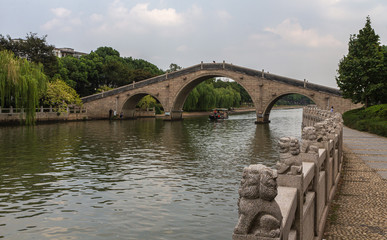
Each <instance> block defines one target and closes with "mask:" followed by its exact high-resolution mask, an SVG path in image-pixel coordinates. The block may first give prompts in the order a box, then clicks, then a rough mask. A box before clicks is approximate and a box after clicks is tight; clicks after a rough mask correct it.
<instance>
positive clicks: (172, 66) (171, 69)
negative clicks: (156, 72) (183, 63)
mask: <svg viewBox="0 0 387 240" xmlns="http://www.w3.org/2000/svg"><path fill="white" fill-rule="evenodd" d="M181 68H182V67H180V66H179V65H177V64H176V63H171V64H170V65H169V69H168V70H167V72H176V71H178V70H180V69H181Z"/></svg>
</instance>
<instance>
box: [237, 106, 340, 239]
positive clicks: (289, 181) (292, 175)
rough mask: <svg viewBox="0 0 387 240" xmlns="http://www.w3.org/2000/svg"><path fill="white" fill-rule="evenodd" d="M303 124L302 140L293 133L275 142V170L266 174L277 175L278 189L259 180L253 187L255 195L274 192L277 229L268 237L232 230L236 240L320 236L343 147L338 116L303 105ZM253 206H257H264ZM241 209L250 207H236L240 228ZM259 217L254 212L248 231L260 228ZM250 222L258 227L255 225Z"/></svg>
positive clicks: (335, 183) (337, 177)
mask: <svg viewBox="0 0 387 240" xmlns="http://www.w3.org/2000/svg"><path fill="white" fill-rule="evenodd" d="M303 126H304V128H303V130H302V140H301V142H300V143H299V142H298V140H297V139H295V138H292V137H284V138H281V139H280V140H279V146H280V156H279V161H278V163H277V169H278V170H271V171H273V173H271V175H270V176H276V177H275V178H274V180H275V186H278V188H277V187H276V190H275V191H274V190H272V189H265V188H262V187H261V185H259V184H261V182H259V181H258V185H257V186H256V187H257V188H258V189H260V192H259V195H265V193H264V191H265V190H266V191H269V193H272V192H273V191H274V192H277V193H278V194H276V197H275V198H273V199H271V200H270V199H269V200H270V201H273V202H276V204H278V206H279V208H280V210H281V214H282V223H281V227H280V233H279V234H277V235H276V236H274V235H273V236H271V238H270V236H268V235H264V236H262V235H260V234H257V233H259V231H258V232H257V231H249V230H246V231H245V232H244V233H243V234H242V235H243V236H241V234H240V233H238V231H236V230H234V234H233V239H234V240H237V239H299V240H304V239H305V240H311V239H322V236H323V233H324V227H325V222H326V219H327V216H328V208H329V205H330V204H331V201H332V200H333V196H334V194H335V191H336V188H337V184H338V179H339V177H340V171H341V163H342V146H343V144H342V139H343V137H342V134H343V124H342V118H341V114H339V113H333V112H330V111H324V110H320V109H317V108H315V107H307V108H304V114H303ZM252 166H254V165H252ZM250 167H251V166H250ZM261 168H264V166H262V167H261ZM266 171H268V170H266ZM243 179H245V180H242V183H245V182H246V179H249V176H247V175H246V174H245V173H244V175H243ZM242 185H243V184H241V186H242ZM253 185H254V184H253ZM273 186H274V185H273ZM241 198H242V196H241V195H240V199H241ZM240 201H241V200H239V204H238V205H240ZM265 204H268V203H265ZM254 208H255V209H261V208H262V206H254ZM245 212H249V211H247V210H246V209H243V211H242V210H241V209H240V207H239V217H240V218H239V222H238V225H237V226H238V228H241V226H240V225H241V221H240V219H241V215H243V213H245ZM260 216H261V215H259V214H258V217H257V218H255V219H254V220H253V221H252V223H250V227H249V228H246V229H259V228H260V227H262V225H260ZM264 220H265V219H264ZM254 223H255V224H258V225H257V226H253V225H254ZM269 229H270V228H269Z"/></svg>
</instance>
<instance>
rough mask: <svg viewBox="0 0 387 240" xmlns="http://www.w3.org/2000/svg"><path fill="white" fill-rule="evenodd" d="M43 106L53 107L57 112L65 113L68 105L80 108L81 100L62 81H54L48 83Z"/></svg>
mask: <svg viewBox="0 0 387 240" xmlns="http://www.w3.org/2000/svg"><path fill="white" fill-rule="evenodd" d="M43 104H45V105H50V106H53V107H54V108H56V110H57V112H65V111H66V110H67V107H68V106H69V105H78V106H81V105H82V100H81V99H80V98H79V95H78V94H77V92H76V91H75V90H74V89H73V88H71V87H70V86H69V85H67V84H66V83H65V82H64V81H62V80H60V79H56V80H54V81H52V82H50V83H48V86H47V92H46V93H45V94H44V96H43Z"/></svg>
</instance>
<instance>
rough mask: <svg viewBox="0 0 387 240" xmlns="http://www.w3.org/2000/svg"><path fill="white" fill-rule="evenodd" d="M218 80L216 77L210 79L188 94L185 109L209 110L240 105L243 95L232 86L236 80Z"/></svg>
mask: <svg viewBox="0 0 387 240" xmlns="http://www.w3.org/2000/svg"><path fill="white" fill-rule="evenodd" d="M218 82H219V81H216V80H215V79H209V80H206V81H204V82H202V83H200V84H199V85H197V86H196V87H195V88H194V89H193V90H192V91H191V92H190V94H189V95H188V97H187V99H186V101H185V103H184V107H183V109H184V110H185V111H208V110H211V109H212V108H215V107H223V108H231V107H239V106H240V103H241V95H240V93H239V92H238V90H236V89H235V88H233V87H232V86H233V85H234V82H228V83H226V82H223V83H218Z"/></svg>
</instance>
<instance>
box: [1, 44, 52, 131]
mask: <svg viewBox="0 0 387 240" xmlns="http://www.w3.org/2000/svg"><path fill="white" fill-rule="evenodd" d="M46 84H47V77H46V75H45V74H44V73H43V66H42V64H35V63H31V62H28V61H27V60H26V59H20V58H16V57H14V55H13V53H11V52H9V51H0V101H1V106H2V107H4V106H16V107H17V108H24V111H25V113H26V120H25V121H26V124H27V125H31V124H34V122H35V108H36V107H37V106H38V105H39V99H40V97H41V96H42V95H43V94H44V92H45V91H46Z"/></svg>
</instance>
